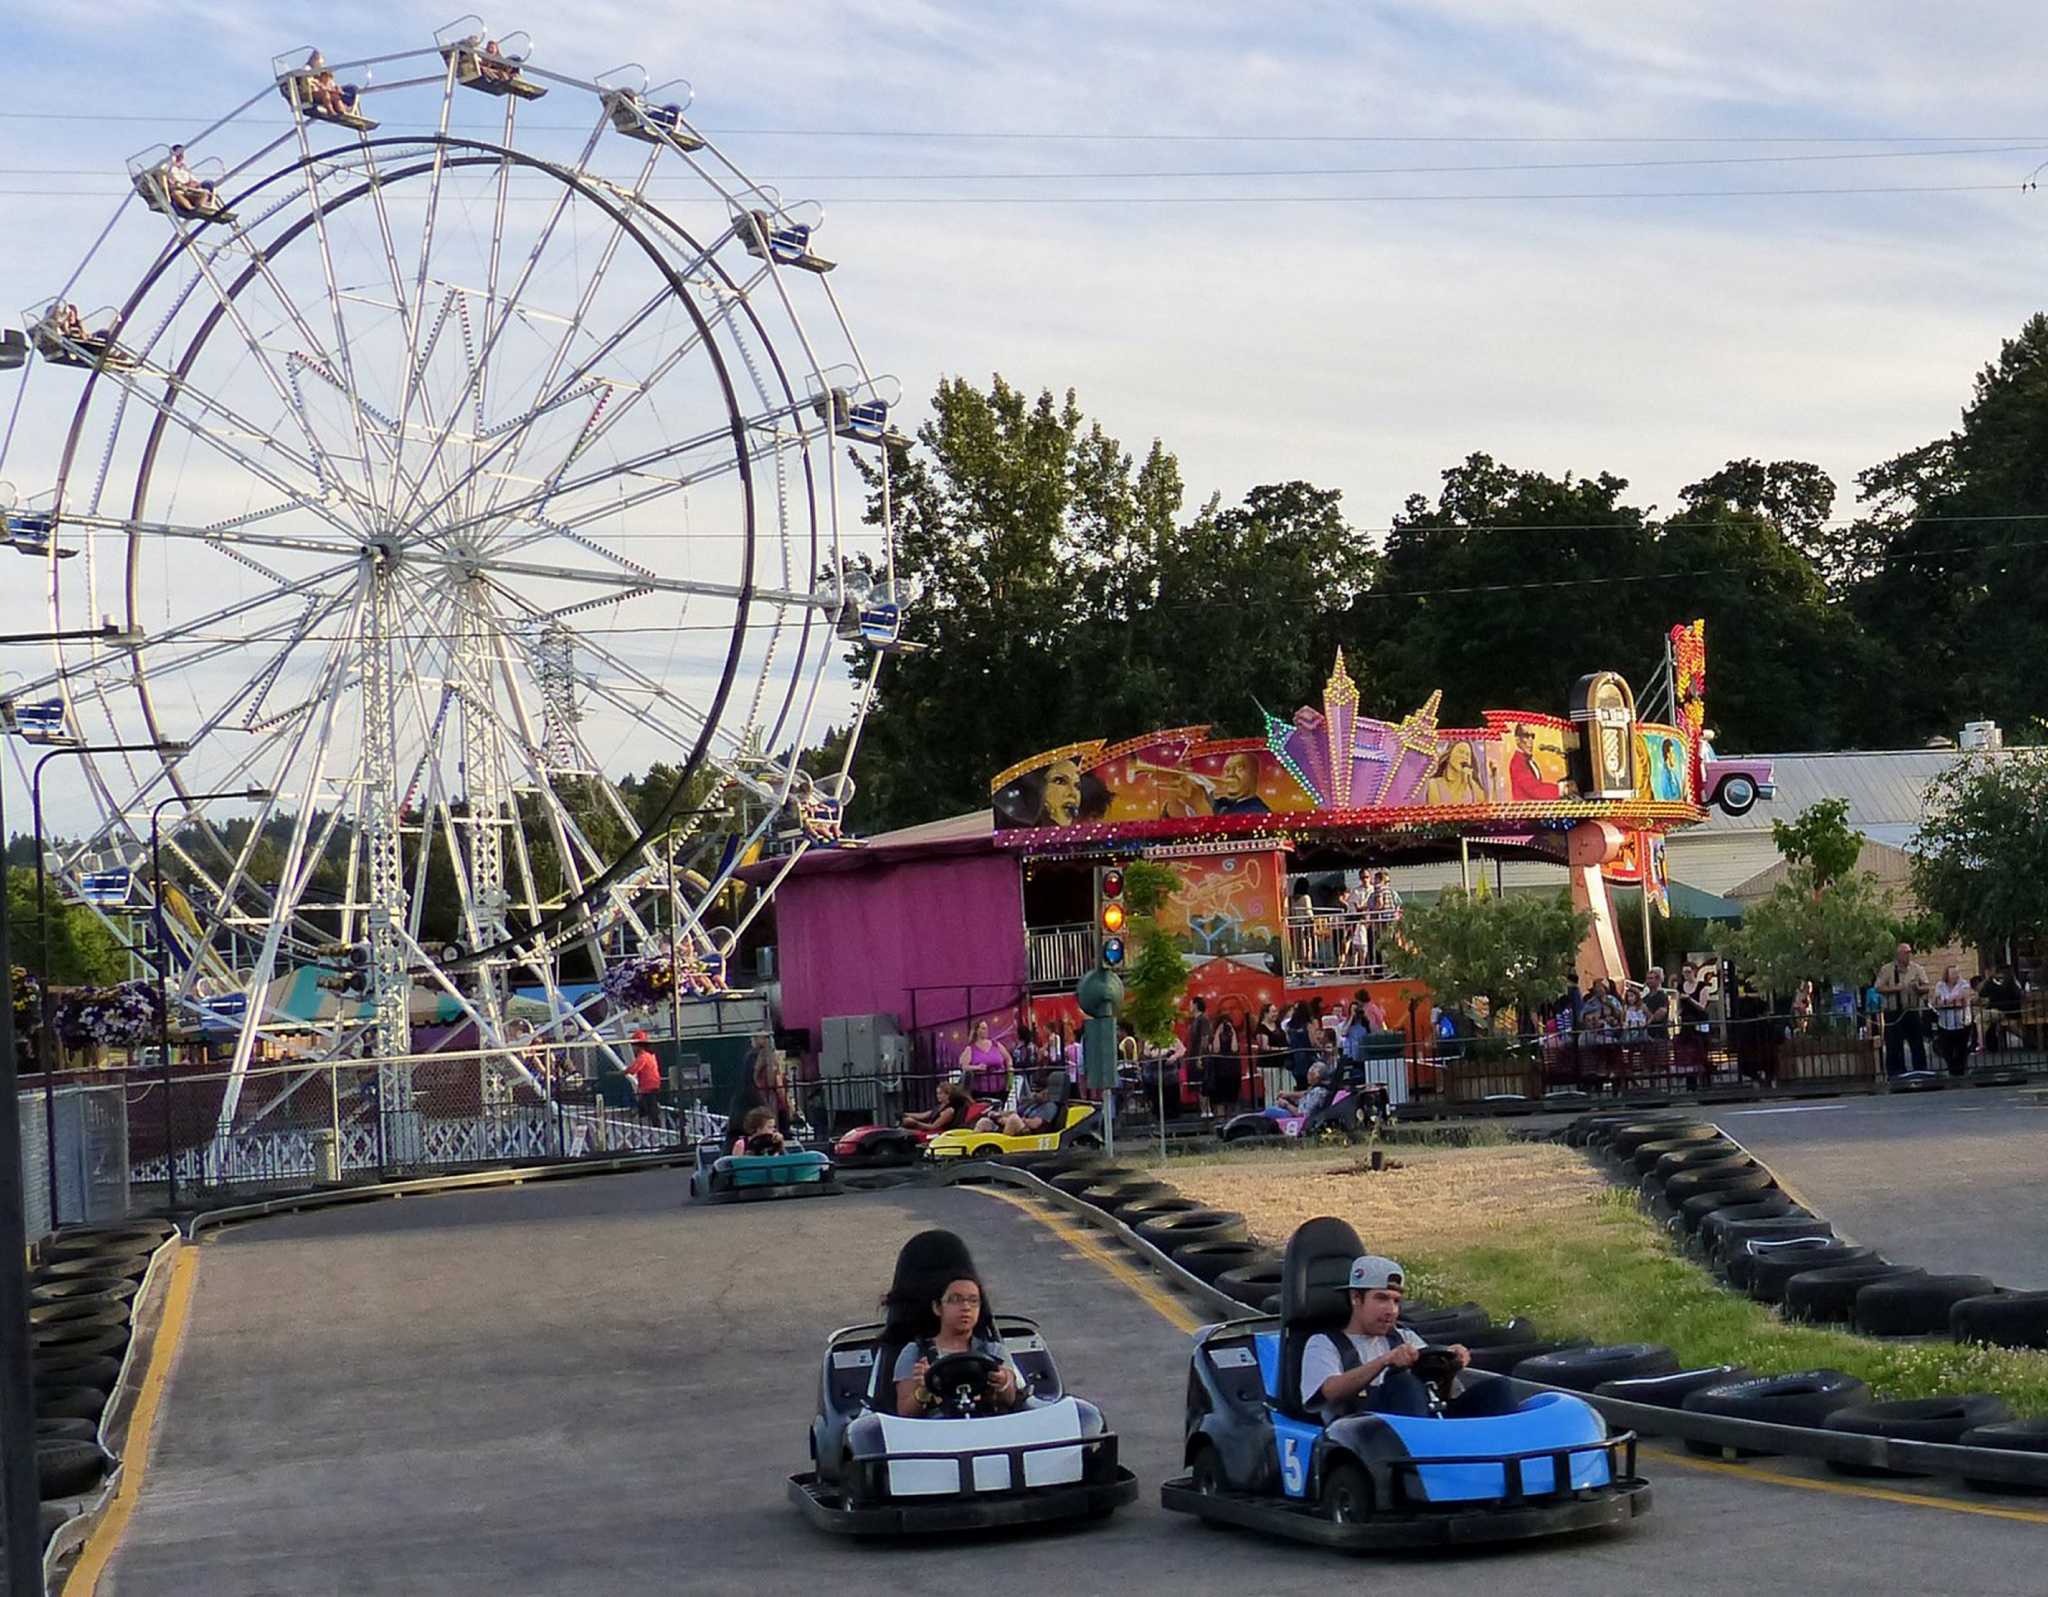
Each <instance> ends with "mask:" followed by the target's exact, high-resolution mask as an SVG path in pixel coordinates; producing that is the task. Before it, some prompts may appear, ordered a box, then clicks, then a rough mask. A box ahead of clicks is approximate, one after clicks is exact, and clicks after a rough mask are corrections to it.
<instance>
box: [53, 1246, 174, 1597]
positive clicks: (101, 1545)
mask: <svg viewBox="0 0 2048 1597" xmlns="http://www.w3.org/2000/svg"><path fill="white" fill-rule="evenodd" d="M198 1273H199V1250H198V1249H197V1248H196V1247H193V1246H192V1245H191V1244H190V1243H187V1244H186V1245H185V1246H183V1247H181V1248H179V1249H178V1257H177V1259H176V1260H175V1261H174V1262H173V1264H172V1265H171V1284H170V1288H169V1290H168V1291H167V1292H165V1294H164V1317H163V1322H162V1324H160V1325H159V1326H158V1327H157V1333H156V1343H155V1345H154V1346H153V1347H151V1348H150V1350H149V1368H148V1370H147V1371H145V1372H144V1374H143V1377H142V1392H141V1395H140V1396H139V1397H137V1398H136V1400H135V1413H134V1415H133V1417H132V1418H131V1419H130V1420H129V1422H128V1452H127V1454H126V1456H125V1457H124V1458H123V1459H122V1461H121V1484H120V1486H119V1488H118V1489H116V1491H115V1493H114V1500H113V1501H112V1502H111V1503H109V1504H108V1505H107V1512H106V1514H105V1516H104V1517H103V1518H102V1519H101V1520H100V1522H99V1524H98V1525H96V1526H94V1527H93V1532H92V1535H91V1536H89V1537H88V1538H86V1543H85V1550H84V1551H83V1552H82V1553H80V1554H79V1557H78V1562H77V1563H76V1564H73V1565H72V1566H71V1575H70V1578H69V1579H67V1580H66V1581H65V1582H64V1593H63V1597H93V1593H94V1592H96V1591H98V1590H99V1584H100V1576H101V1574H102V1573H104V1572H105V1570H106V1567H107V1564H108V1563H109V1561H111V1560H112V1558H113V1556H114V1549H115V1548H116V1547H118V1546H119V1545H120V1544H121V1533H122V1532H123V1531H124V1530H126V1529H127V1528H128V1520H129V1516H130V1515H132V1514H133V1513H134V1512H135V1503H136V1500H137V1499H138V1498H140V1497H141V1496H142V1482H143V1478H144V1477H145V1476H146V1475H147V1474H148V1473H149V1450H150V1446H151V1444H152V1443H153V1442H154V1441H155V1440H156V1416H157V1410H158V1409H159V1408H160V1407H161V1406H162V1404H163V1397H164V1386H165V1384H166V1383H167V1382H168V1381H169V1379H170V1372H171V1361H172V1360H173V1359H174V1358H176V1357H177V1353H178V1342H179V1340H180V1339H181V1338H182V1337H183V1336H184V1334H185V1324H186V1321H187V1320H188V1319H189V1318H190V1315H191V1309H192V1283H193V1280H194V1278H195V1277H196V1276H197V1275H198Z"/></svg>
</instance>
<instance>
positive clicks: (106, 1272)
mask: <svg viewBox="0 0 2048 1597" xmlns="http://www.w3.org/2000/svg"><path fill="white" fill-rule="evenodd" d="M149 1258H150V1256H149V1255H148V1254H146V1253H138V1254H137V1255H135V1258H134V1259H133V1260H132V1261H131V1260H127V1259H105V1258H101V1257H99V1256H97V1255H95V1256H94V1257H92V1258H89V1259H59V1260H57V1261H56V1263H54V1264H39V1265H37V1266H36V1267H35V1271H34V1273H33V1274H31V1275H30V1276H29V1278H28V1279H29V1285H30V1286H31V1287H38V1286H43V1285H46V1284H47V1283H49V1282H52V1281H73V1280H76V1279H77V1278H78V1277H80V1276H88V1275H89V1276H113V1277H115V1278H116V1279H117V1280H122V1281H139V1280H141V1279H142V1272H143V1271H144V1270H146V1269H148V1268H149ZM131 1263H132V1264H133V1266H134V1267H133V1268H132V1269H131V1268H130V1267H129V1266H130V1264H131Z"/></svg>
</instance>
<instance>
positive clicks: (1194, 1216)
mask: <svg viewBox="0 0 2048 1597" xmlns="http://www.w3.org/2000/svg"><path fill="white" fill-rule="evenodd" d="M1046 1180H1047V1181H1048V1182H1049V1183H1050V1184H1051V1185H1052V1186H1053V1187H1054V1188H1056V1189H1057V1190H1058V1191H1060V1192H1064V1193H1065V1194H1066V1195H1067V1196H1068V1197H1070V1198H1079V1199H1080V1200H1081V1201H1082V1202H1083V1203H1085V1204H1088V1205H1090V1206H1091V1207H1093V1208H1096V1209H1100V1210H1101V1211H1102V1212H1103V1213H1104V1214H1106V1215H1109V1216H1111V1217H1112V1218H1113V1219H1116V1220H1119V1221H1121V1222H1122V1223H1123V1224H1125V1225H1127V1226H1129V1227H1130V1228H1131V1229H1132V1230H1133V1231H1135V1232H1136V1233H1137V1234H1138V1235H1139V1236H1140V1237H1141V1238H1143V1239H1144V1240H1145V1241H1147V1242H1149V1243H1151V1244H1152V1246H1154V1247H1155V1248H1157V1249H1159V1251H1160V1252H1162V1253H1164V1254H1165V1255H1166V1256H1167V1257H1168V1258H1170V1259H1172V1260H1173V1262H1174V1263H1175V1264H1178V1265H1179V1266H1180V1267H1181V1268H1182V1269H1184V1270H1186V1271H1187V1272H1188V1273H1189V1274H1190V1275H1192V1276H1195V1277H1197V1278H1198V1279H1200V1280H1202V1281H1206V1282H1207V1283H1208V1284H1209V1285H1211V1286H1213V1287H1215V1288H1216V1289H1217V1290H1218V1291H1221V1292H1224V1293H1227V1294H1228V1295H1229V1296H1231V1297H1233V1298H1236V1299H1237V1301H1238V1302H1240V1303H1242V1304H1244V1305H1245V1307H1246V1308H1248V1309H1252V1310H1257V1309H1259V1308H1260V1307H1261V1306H1262V1305H1263V1304H1264V1303H1265V1301H1266V1299H1268V1298H1269V1297H1271V1296H1272V1295H1273V1294H1274V1293H1276V1292H1278V1291H1279V1290H1280V1255H1279V1254H1277V1253H1275V1252H1274V1251H1273V1250H1272V1249H1271V1248H1267V1247H1262V1246H1260V1245H1259V1244H1258V1243H1256V1242H1254V1241H1252V1240H1251V1235H1250V1233H1249V1232H1248V1231H1247V1230H1246V1229H1245V1223H1244V1216H1243V1215H1241V1214H1239V1213H1237V1212H1236V1211H1235V1210H1233V1209H1209V1208H1204V1207H1203V1206H1202V1205H1201V1204H1199V1203H1196V1202H1195V1201H1194V1200H1193V1199H1192V1198H1183V1197H1181V1196H1180V1195H1179V1194H1178V1193H1176V1192H1175V1191H1174V1190H1173V1188H1172V1187H1171V1186H1169V1185H1168V1184H1167V1183H1166V1182H1164V1181H1157V1180H1154V1179H1153V1178H1152V1177H1150V1176H1148V1175H1146V1174H1145V1173H1144V1172H1143V1171H1141V1170H1137V1169H1134V1168H1132V1167H1131V1166H1129V1165H1121V1164H1115V1163H1112V1162H1111V1161H1110V1160H1108V1159H1104V1158H1101V1157H1099V1156H1098V1157H1093V1158H1085V1159H1080V1160H1071V1159H1069V1160H1062V1161H1061V1162H1060V1164H1059V1165H1058V1166H1057V1167H1056V1168H1054V1169H1052V1170H1051V1171H1049V1172H1048V1173H1047V1174H1046Z"/></svg>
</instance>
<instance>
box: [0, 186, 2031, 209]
mask: <svg viewBox="0 0 2048 1597" xmlns="http://www.w3.org/2000/svg"><path fill="white" fill-rule="evenodd" d="M2025 189H2026V185H2025V184H2023V183H2019V182H2009V183H1921V184H1895V185H1858V186H1852V187H1844V188H1780V189H1614V190H1599V189H1586V190H1564V191H1551V192H1540V193H1521V194H1013V195H988V194H947V195H933V194H837V195H834V194H819V195H810V196H807V198H811V199H816V200H820V201H822V202H824V203H828V204H831V205H1418V204H1460V203H1477V204H1494V203H1498V202H1501V201H1518V202H1519V201H1526V200H1542V201H1550V200H1728V199H1737V200H1739V199H1787V198H1801V197H1806V198H1822V197H1828V196H1836V195H1853V194H2001V193H2002V194H2010V193H2019V192H2024V191H2025ZM124 192H125V191H124V190H118V189H0V195H14V196H18V197H20V196H33V197H34V198H37V199H119V198H120V197H121V196H122V194H123V193H124ZM390 197H394V198H398V197H404V198H409V197H410V196H406V195H405V194H404V191H403V190H402V189H399V188H393V189H391V190H390ZM645 198H647V199H649V200H651V201H656V202H659V203H662V204H673V203H675V202H677V201H687V200H702V199H705V198H707V196H705V195H703V194H702V193H700V192H693V193H689V194H674V195H668V194H661V195H657V194H649V195H647V196H645ZM506 203H508V204H512V205H520V204H527V205H552V204H554V203H555V201H554V199H553V198H552V197H551V196H548V195H544V194H530V195H528V194H515V195H512V196H510V197H509V198H508V200H507V202H506Z"/></svg>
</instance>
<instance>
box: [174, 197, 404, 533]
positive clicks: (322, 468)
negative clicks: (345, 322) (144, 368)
mask: <svg viewBox="0 0 2048 1597" xmlns="http://www.w3.org/2000/svg"><path fill="white" fill-rule="evenodd" d="M314 215H315V217H316V218H317V217H319V216H320V211H319V209H318V207H315V210H314ZM252 255H253V257H254V264H253V266H252V267H251V268H250V270H251V271H252V272H254V273H255V274H256V275H258V276H260V277H262V279H263V281H264V283H265V285H266V286H267V287H268V288H269V289H270V292H271V295H272V297H273V298H274V299H275V300H276V301H277V304H278V307H279V308H280V309H281V310H282V311H283V312H284V313H285V315H286V316H287V317H289V318H290V319H291V320H292V322H293V324H294V325H295V326H296V327H297V328H298V329H299V330H300V336H301V337H303V338H305V339H306V340H307V341H308V342H309V343H315V344H317V342H318V340H316V339H314V338H313V336H312V331H311V329H310V328H307V327H306V325H305V318H304V317H303V316H301V315H300V314H299V311H298V308H297V306H296V305H294V304H293V303H292V300H291V296H290V295H289V294H287V293H286V292H285V291H284V289H283V287H282V286H281V285H280V284H279V283H278V281H277V277H276V274H275V272H274V271H273V270H272V268H271V265H270V262H269V261H268V260H267V259H266V258H265V257H264V254H263V252H262V251H261V250H260V249H253V248H252ZM191 259H192V261H193V264H194V266H195V267H196V269H197V270H198V273H199V275H200V277H201V278H202V279H203V280H204V281H205V283H206V286H207V287H208V288H209V289H211V290H212V291H213V296H214V298H215V300H217V301H218V302H219V314H221V315H224V316H226V317H227V319H228V322H229V323H230V325H232V326H233V327H234V329H235V331H236V333H237V334H239V335H240V337H241V340H242V343H243V345H244V346H245V348H246V349H247V351H248V354H249V356H250V358H251V360H252V361H253V363H254V365H255V369H256V370H257V371H258V372H260V373H261V374H262V376H263V379H264V381H265V382H266V383H268V384H269V386H270V390H271V392H272V393H273V394H275V395H276V397H277V402H278V403H279V404H280V405H282V406H283V407H284V409H285V410H286V412H288V413H289V414H290V415H291V417H292V418H293V420H294V421H295V422H296V423H297V424H298V429H299V432H300V435H301V436H302V437H304V439H305V440H306V448H307V450H308V451H309V453H310V455H311V457H312V458H311V462H310V464H311V467H312V470H313V473H314V480H315V481H316V482H318V483H319V484H320V485H321V486H322V487H323V488H326V487H332V488H333V489H335V490H336V491H337V492H340V493H342V494H343V495H344V497H348V498H352V497H353V496H351V495H348V493H347V488H346V482H345V478H344V477H343V474H342V473H341V471H340V470H339V469H338V467H337V465H336V457H335V456H334V455H333V454H332V453H331V452H330V451H329V450H328V449H327V448H326V447H325V446H324V445H323V444H322V443H321V441H320V437H319V434H318V432H317V430H316V429H315V428H314V426H313V423H312V420H311V418H310V417H309V416H307V414H306V412H305V409H304V401H303V399H302V398H301V396H300V395H299V394H298V393H297V392H296V391H295V389H294V387H293V386H292V385H291V384H288V383H287V382H286V381H285V376H284V373H283V372H281V371H279V369H278V367H277V363H276V362H275V361H274V360H273V359H272V358H271V354H270V351H269V350H268V349H267V348H265V347H264V344H263V341H262V339H260V338H258V337H257V336H256V331H255V329H254V328H252V327H251V326H250V325H249V320H248V317H247V316H245V315H244V314H243V311H242V305H241V300H240V292H239V291H240V289H241V287H242V285H243V284H245V283H247V282H248V281H249V275H248V274H247V273H245V274H244V275H243V277H242V278H241V279H240V280H239V281H238V282H237V284H236V285H235V286H236V292H233V293H230V292H229V291H228V289H227V288H226V286H224V285H223V284H222V282H221V280H220V278H219V277H218V275H216V273H215V272H214V269H213V263H212V262H211V261H210V260H208V259H207V257H206V256H205V255H203V254H200V253H198V252H196V251H194V252H192V256H191ZM179 387H180V388H181V389H182V388H183V387H184V385H183V384H182V383H180V384H179ZM357 419H358V422H360V419H361V418H360V416H358V418H357ZM357 464H358V468H359V472H360V474H361V475H362V476H363V477H365V478H367V476H368V473H369V469H370V462H369V455H368V452H367V446H365V452H364V454H363V456H362V458H361V459H360V460H359V461H358V463H357Z"/></svg>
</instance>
